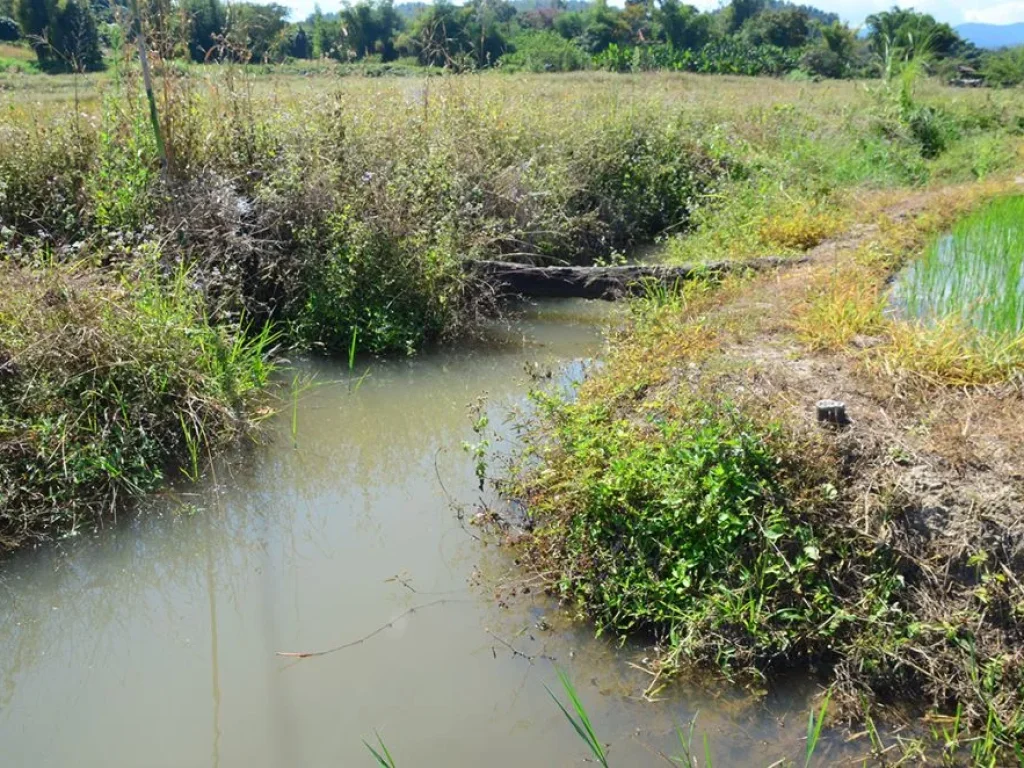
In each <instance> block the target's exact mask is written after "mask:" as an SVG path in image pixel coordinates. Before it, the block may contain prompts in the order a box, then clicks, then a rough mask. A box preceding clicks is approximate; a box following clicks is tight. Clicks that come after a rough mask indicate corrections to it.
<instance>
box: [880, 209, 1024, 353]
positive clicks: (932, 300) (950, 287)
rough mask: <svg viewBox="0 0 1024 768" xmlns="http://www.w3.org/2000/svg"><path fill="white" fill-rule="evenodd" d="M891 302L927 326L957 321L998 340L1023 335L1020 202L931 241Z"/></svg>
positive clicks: (973, 218)
mask: <svg viewBox="0 0 1024 768" xmlns="http://www.w3.org/2000/svg"><path fill="white" fill-rule="evenodd" d="M895 299H896V304H897V306H898V307H899V308H901V309H904V310H905V311H906V312H907V313H908V314H909V315H910V316H912V317H915V318H919V319H921V320H923V321H924V322H926V323H931V322H935V321H936V320H941V319H945V318H958V319H960V320H962V321H963V323H964V324H965V325H968V326H972V327H974V328H976V329H978V330H980V331H982V332H983V333H985V334H987V335H991V336H996V337H1013V336H1016V335H1018V334H1020V333H1021V332H1022V331H1024V196H1020V195H1017V196H1012V197H1005V198H1001V199H999V200H996V201H994V202H993V203H991V204H990V205H988V206H986V207H985V208H983V209H981V210H979V211H977V212H976V213H974V214H972V215H970V216H968V217H967V218H965V219H963V220H962V221H961V222H960V223H959V224H957V225H956V226H955V227H954V228H953V230H952V232H950V233H949V234H947V235H944V236H942V237H940V238H938V239H937V240H935V241H934V242H933V243H932V245H931V246H930V247H929V248H928V250H927V251H926V252H925V254H924V256H923V257H922V258H921V259H920V260H919V261H917V262H915V263H914V264H912V265H911V267H910V268H909V269H908V270H907V272H906V273H905V275H904V276H903V278H902V279H901V280H900V282H899V284H898V285H897V288H896V295H895Z"/></svg>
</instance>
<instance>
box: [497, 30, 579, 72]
mask: <svg viewBox="0 0 1024 768" xmlns="http://www.w3.org/2000/svg"><path fill="white" fill-rule="evenodd" d="M512 45H513V49H514V50H513V51H512V52H510V53H506V54H505V55H504V56H502V57H501V59H500V60H499V63H500V65H501V67H502V69H508V70H512V71H516V70H526V71H528V72H575V71H576V70H578V69H585V68H586V66H587V63H588V59H589V57H588V56H587V55H586V53H584V51H583V50H582V49H581V48H580V47H579V46H578V45H576V44H575V43H573V42H572V41H571V40H566V39H565V38H564V37H562V36H561V35H559V34H558V33H557V32H552V31H550V30H545V31H532V32H524V33H522V34H520V35H517V36H516V37H515V38H513V40H512Z"/></svg>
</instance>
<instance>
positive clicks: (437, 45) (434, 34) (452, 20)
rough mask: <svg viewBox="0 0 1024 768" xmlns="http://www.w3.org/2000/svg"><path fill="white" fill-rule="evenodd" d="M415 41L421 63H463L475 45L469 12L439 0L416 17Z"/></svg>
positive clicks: (413, 35)
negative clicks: (470, 35)
mask: <svg viewBox="0 0 1024 768" xmlns="http://www.w3.org/2000/svg"><path fill="white" fill-rule="evenodd" d="M411 43H412V47H413V49H414V51H415V54H416V56H417V57H418V58H419V60H420V63H421V64H426V65H430V66H435V67H448V66H460V61H461V59H462V58H463V56H464V54H465V53H466V52H468V51H469V50H470V47H471V43H470V39H469V35H468V32H467V30H466V24H465V14H464V13H463V12H462V9H460V8H456V7H455V6H454V5H452V4H451V3H449V2H446V0H439V2H437V3H435V4H434V5H432V6H430V7H429V8H427V9H426V10H425V11H423V13H421V14H420V15H419V16H417V17H416V20H415V21H414V22H413V27H412V34H411Z"/></svg>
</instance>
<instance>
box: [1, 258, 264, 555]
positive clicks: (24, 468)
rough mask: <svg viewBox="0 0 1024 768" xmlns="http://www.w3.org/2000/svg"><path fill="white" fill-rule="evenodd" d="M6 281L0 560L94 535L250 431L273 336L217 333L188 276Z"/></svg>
mask: <svg viewBox="0 0 1024 768" xmlns="http://www.w3.org/2000/svg"><path fill="white" fill-rule="evenodd" d="M3 277H4V282H5V285H6V286H7V287H8V290H6V291H4V292H3V294H2V295H0V548H13V547H16V546H19V545H21V544H23V543H24V542H26V541H29V540H32V539H38V538H41V537H44V536H52V535H59V534H66V533H73V532H76V531H78V530H82V529H85V530H88V529H90V528H92V527H95V526H96V525H98V524H100V523H101V522H102V521H103V519H104V518H105V517H107V516H108V515H110V514H113V513H116V511H117V509H118V507H119V505H120V504H121V503H122V502H124V501H127V500H131V499H133V498H137V497H138V496H140V495H141V494H144V493H146V492H148V491H151V490H153V489H154V488H156V487H157V486H158V485H159V484H161V483H162V482H164V481H165V480H167V479H173V478H174V477H176V476H177V475H178V467H181V470H182V471H183V472H185V473H186V474H187V475H189V476H195V475H197V474H198V473H199V471H200V468H201V467H202V466H203V465H204V464H205V461H206V458H205V457H207V456H208V455H209V452H210V451H211V450H212V449H214V448H216V447H217V446H219V445H221V444H223V443H224V442H226V441H228V440H231V439H233V438H234V437H235V436H236V435H238V434H239V433H241V432H243V431H245V429H246V427H247V426H248V424H249V422H248V414H250V413H252V406H253V404H254V399H255V398H258V396H259V391H260V389H261V388H262V387H263V386H264V385H265V384H266V382H267V379H268V377H269V375H270V372H271V366H270V364H268V362H267V355H268V353H269V351H270V349H269V347H270V344H271V341H272V340H271V337H270V336H269V335H268V334H267V333H255V334H252V333H250V334H248V335H247V334H246V333H244V332H243V329H242V328H241V327H239V326H237V325H236V326H234V327H231V326H228V325H225V324H220V325H216V326H214V325H212V324H211V323H210V322H209V321H208V319H207V317H206V315H205V311H204V307H203V298H202V295H201V294H200V293H199V292H198V291H196V290H195V289H194V288H193V287H192V286H191V285H190V282H189V276H188V273H187V272H185V271H184V270H181V271H178V272H177V273H175V274H173V275H170V276H161V275H160V274H159V273H158V272H157V271H155V269H154V268H152V267H149V268H146V269H141V268H140V269H137V270H135V271H133V273H132V274H126V275H125V276H124V278H123V279H120V280H116V279H114V278H112V277H111V276H110V275H104V274H99V273H97V272H96V271H95V270H92V269H87V268H84V267H74V266H66V267H52V266H50V267H41V268H37V269H30V268H18V267H13V266H5V267H3Z"/></svg>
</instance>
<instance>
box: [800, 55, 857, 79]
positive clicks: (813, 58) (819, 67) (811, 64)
mask: <svg viewBox="0 0 1024 768" xmlns="http://www.w3.org/2000/svg"><path fill="white" fill-rule="evenodd" d="M800 68H801V69H802V70H804V71H805V72H808V73H810V74H812V75H818V76H819V77H828V78H832V79H838V78H841V77H843V76H844V75H846V73H847V70H848V68H849V67H848V65H847V62H846V61H844V60H843V58H842V57H841V56H840V55H839V54H838V53H835V52H833V51H830V50H829V49H828V48H810V49H808V50H807V51H806V52H805V53H804V55H803V56H801V57H800Z"/></svg>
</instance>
